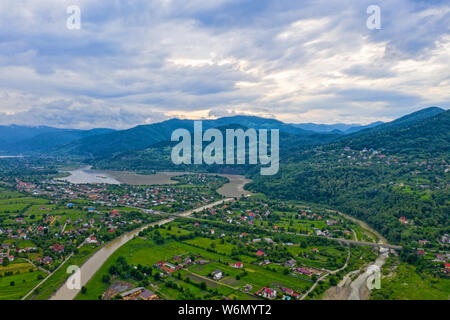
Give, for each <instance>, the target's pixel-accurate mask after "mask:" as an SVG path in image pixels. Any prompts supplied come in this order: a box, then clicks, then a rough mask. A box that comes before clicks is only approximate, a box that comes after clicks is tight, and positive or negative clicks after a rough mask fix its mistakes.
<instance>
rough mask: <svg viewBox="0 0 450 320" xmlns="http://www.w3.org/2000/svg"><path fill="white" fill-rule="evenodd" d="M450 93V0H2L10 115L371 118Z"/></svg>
mask: <svg viewBox="0 0 450 320" xmlns="http://www.w3.org/2000/svg"><path fill="white" fill-rule="evenodd" d="M71 5H77V6H79V8H80V11H81V28H80V29H79V30H77V29H68V28H67V19H68V18H69V16H70V14H68V13H67V8H68V7H69V6H71ZM370 5H378V6H379V7H380V9H381V29H379V30H377V29H373V30H370V29H369V28H368V27H367V26H366V21H367V19H368V18H369V16H370V14H368V13H367V11H366V10H367V8H368V6H370ZM449 102H450V2H449V1H448V0H443V1H432V0H423V1H417V0H416V1H412V0H378V1H375V0H370V1H364V0H363V1H354V0H336V1H334V0H311V1H300V0H289V1H286V0H190V1H189V0H101V1H100V0H97V1H88V0H86V1H84V0H39V1H35V0H2V1H1V2H0V123H1V124H11V123H16V124H26V125H50V126H57V127H72V128H92V127H114V128H127V127H131V126H134V125H136V124H142V123H152V122H158V121H161V120H165V119H168V118H172V117H182V118H195V119H200V118H215V117H220V116H226V115H233V114H252V115H259V116H265V117H275V118H277V119H279V120H282V121H285V122H296V123H300V122H320V123H336V122H345V123H369V122H372V121H376V120H384V121H386V120H390V119H393V118H395V117H398V116H401V115H404V114H406V113H409V112H412V111H416V110H419V109H421V108H423V107H427V106H431V105H437V106H441V107H443V108H446V109H448V106H449V105H450V103H449Z"/></svg>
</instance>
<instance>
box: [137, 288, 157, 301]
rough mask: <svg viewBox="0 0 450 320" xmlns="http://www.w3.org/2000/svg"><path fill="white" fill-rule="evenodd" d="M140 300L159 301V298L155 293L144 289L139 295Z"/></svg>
mask: <svg viewBox="0 0 450 320" xmlns="http://www.w3.org/2000/svg"><path fill="white" fill-rule="evenodd" d="M138 297H139V299H141V300H158V299H159V297H158V295H157V294H156V293H154V292H153V291H150V290H147V289H144V290H143V291H142V292H141V293H140V294H139V296H138Z"/></svg>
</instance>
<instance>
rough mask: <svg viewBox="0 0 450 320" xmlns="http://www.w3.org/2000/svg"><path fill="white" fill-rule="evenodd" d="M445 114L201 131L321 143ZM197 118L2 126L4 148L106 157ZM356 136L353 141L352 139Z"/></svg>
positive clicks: (244, 122)
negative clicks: (109, 125) (100, 125)
mask: <svg viewBox="0 0 450 320" xmlns="http://www.w3.org/2000/svg"><path fill="white" fill-rule="evenodd" d="M442 112H444V110H443V109H440V108H437V107H430V108H426V109H422V110H420V111H417V112H414V113H411V114H409V115H406V116H404V117H401V118H399V119H397V120H394V121H392V122H388V123H382V122H374V123H372V124H369V125H366V126H360V125H352V124H350V125H346V124H335V125H324V124H313V123H309V124H287V123H284V122H281V121H279V120H276V119H270V118H261V117H256V116H247V115H238V116H231V117H223V118H219V119H215V120H203V121H202V125H203V130H207V129H209V128H218V127H226V126H231V125H239V126H242V127H245V128H255V129H279V130H280V132H281V133H282V134H283V136H282V141H283V143H284V144H287V145H285V146H283V147H288V148H291V147H299V146H308V145H320V144H327V143H332V142H337V141H341V140H344V141H346V140H348V139H350V140H349V141H356V140H355V139H357V138H358V137H359V135H360V134H369V135H375V134H376V133H377V132H385V131H389V130H395V129H398V128H400V127H403V126H408V125H410V124H413V123H415V122H417V121H420V120H423V119H427V118H430V117H432V116H435V115H438V114H440V113H442ZM193 123H194V120H182V119H170V120H166V121H163V122H159V123H154V124H149V125H139V126H136V127H133V128H130V129H126V130H112V129H92V130H77V129H58V128H52V127H46V126H40V127H26V126H15V125H11V126H0V151H2V152H8V153H24V154H25V153H53V154H58V155H77V156H84V157H90V158H96V157H102V158H105V157H108V155H114V154H120V153H123V152H134V151H139V150H145V149H147V148H150V147H152V146H155V145H158V144H161V143H162V145H167V142H170V137H171V134H172V132H173V131H174V130H176V129H179V128H184V129H187V130H190V131H191V130H193ZM352 139H353V140H352Z"/></svg>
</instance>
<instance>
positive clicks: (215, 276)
mask: <svg viewBox="0 0 450 320" xmlns="http://www.w3.org/2000/svg"><path fill="white" fill-rule="evenodd" d="M211 276H212V277H213V279H214V280H220V279H222V278H223V273H222V271H221V270H220V269H217V270H214V271H213V272H211Z"/></svg>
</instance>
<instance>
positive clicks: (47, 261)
mask: <svg viewBox="0 0 450 320" xmlns="http://www.w3.org/2000/svg"><path fill="white" fill-rule="evenodd" d="M42 263H43V264H52V263H53V259H52V257H49V256H45V257H44V258H43V259H42Z"/></svg>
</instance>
